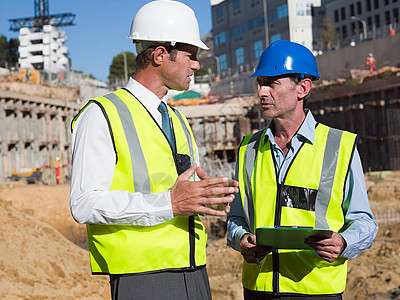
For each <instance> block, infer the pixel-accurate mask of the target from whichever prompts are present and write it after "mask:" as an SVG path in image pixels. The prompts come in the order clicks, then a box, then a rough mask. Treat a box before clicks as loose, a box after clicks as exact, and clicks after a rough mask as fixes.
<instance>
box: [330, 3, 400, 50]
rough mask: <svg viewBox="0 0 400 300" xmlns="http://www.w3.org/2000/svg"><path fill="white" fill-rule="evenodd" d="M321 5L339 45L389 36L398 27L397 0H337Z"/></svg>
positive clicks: (398, 4)
mask: <svg viewBox="0 0 400 300" xmlns="http://www.w3.org/2000/svg"><path fill="white" fill-rule="evenodd" d="M325 8H326V14H327V15H328V16H329V18H330V19H331V21H332V23H333V24H334V26H335V27H336V30H337V32H338V33H339V36H340V45H341V46H346V45H349V44H350V42H352V41H355V42H359V41H363V40H371V39H373V40H375V39H378V38H382V37H385V36H387V35H393V34H395V32H397V31H398V30H399V29H400V27H399V10H400V1H399V0H337V1H333V2H331V3H328V4H327V5H326V7H325Z"/></svg>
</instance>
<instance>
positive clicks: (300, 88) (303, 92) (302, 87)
mask: <svg viewBox="0 0 400 300" xmlns="http://www.w3.org/2000/svg"><path fill="white" fill-rule="evenodd" d="M311 87H312V81H311V79H309V78H304V79H302V80H301V81H300V82H299V83H298V84H297V98H298V99H299V100H301V99H303V98H304V97H305V96H307V95H308V93H309V92H310V91H311Z"/></svg>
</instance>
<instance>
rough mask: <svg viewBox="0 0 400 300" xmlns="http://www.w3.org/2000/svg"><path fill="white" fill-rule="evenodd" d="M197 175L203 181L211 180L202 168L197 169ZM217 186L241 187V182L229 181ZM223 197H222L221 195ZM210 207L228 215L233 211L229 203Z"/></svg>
mask: <svg viewBox="0 0 400 300" xmlns="http://www.w3.org/2000/svg"><path fill="white" fill-rule="evenodd" d="M196 173H197V176H199V178H200V179H201V180H205V179H208V178H210V177H209V176H208V175H207V174H206V172H204V170H203V168H202V167H197V169H196ZM216 186H221V187H222V186H231V187H239V182H237V181H236V180H228V181H227V182H224V183H223V184H221V185H216ZM220 196H222V195H220ZM224 196H228V195H224ZM208 207H210V208H212V209H216V210H224V211H225V212H226V213H229V211H230V210H231V207H230V206H229V203H222V204H214V205H208Z"/></svg>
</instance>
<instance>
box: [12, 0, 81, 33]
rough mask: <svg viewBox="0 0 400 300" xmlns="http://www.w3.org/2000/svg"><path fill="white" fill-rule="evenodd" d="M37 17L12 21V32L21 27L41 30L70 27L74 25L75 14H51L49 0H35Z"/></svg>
mask: <svg viewBox="0 0 400 300" xmlns="http://www.w3.org/2000/svg"><path fill="white" fill-rule="evenodd" d="M34 6H35V16H34V17H28V18H19V19H11V20H9V21H10V28H9V29H10V30H11V31H19V30H20V28H21V27H27V28H33V29H37V30H40V29H42V28H43V26H44V25H53V26H57V27H58V26H69V25H74V19H75V14H73V13H70V12H69V13H60V14H53V15H50V14H49V1H48V0H34Z"/></svg>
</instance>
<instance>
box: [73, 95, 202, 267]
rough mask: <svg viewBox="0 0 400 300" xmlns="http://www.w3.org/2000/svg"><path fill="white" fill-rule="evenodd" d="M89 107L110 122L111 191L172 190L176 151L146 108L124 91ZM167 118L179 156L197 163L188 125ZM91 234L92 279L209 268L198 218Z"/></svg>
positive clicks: (97, 229) (174, 116) (93, 229)
mask: <svg viewBox="0 0 400 300" xmlns="http://www.w3.org/2000/svg"><path fill="white" fill-rule="evenodd" d="M90 103H96V104H97V105H99V107H100V108H101V109H102V111H103V113H104V115H105V117H106V119H107V120H108V123H109V127H110V133H111V137H112V139H113V143H114V147H115V150H116V154H117V162H116V166H115V170H114V177H113V181H112V184H111V188H110V190H111V191H112V190H127V191H130V192H132V193H134V192H142V193H158V192H162V191H166V190H169V189H170V188H171V187H172V186H173V185H174V183H175V181H176V179H177V177H178V174H177V169H176V166H175V161H174V158H173V155H172V149H171V147H170V145H169V143H168V141H167V139H166V137H165V135H164V134H163V132H162V130H161V128H160V127H159V126H158V125H157V123H156V122H155V121H154V120H153V119H152V117H151V115H150V114H149V113H148V111H147V110H146V109H145V107H144V106H143V105H142V104H141V103H140V102H139V101H138V100H137V99H136V98H135V97H134V96H133V95H131V94H130V93H129V92H128V91H126V90H123V89H121V90H118V91H116V92H114V93H112V94H109V95H106V96H105V97H100V98H95V99H93V100H91V101H90V102H89V103H88V104H87V105H89V104H90ZM87 105H86V106H85V107H87ZM169 112H170V115H171V120H172V124H173V128H174V134H175V140H176V145H177V151H178V153H180V154H186V155H189V156H190V160H191V163H193V162H195V161H196V155H197V153H196V151H195V150H196V149H195V148H194V147H193V146H194V137H193V134H192V132H191V130H190V127H189V125H188V123H187V120H186V119H185V118H184V117H183V116H182V115H181V114H180V112H179V111H177V110H172V109H171V108H169ZM79 115H80V113H79V114H78V115H77V117H75V119H74V121H73V123H74V122H75V121H76V118H78V117H79ZM190 219H193V220H192V221H191V222H189V220H190ZM190 224H192V225H190ZM189 227H191V228H192V229H191V230H192V231H193V232H192V235H191V236H193V237H194V238H193V239H192V243H189V240H190V239H191V236H190V235H189V231H190V228H189ZM87 229H88V243H89V252H90V259H91V267H92V272H93V273H102V274H126V273H143V272H160V271H163V270H173V269H195V268H197V267H201V266H203V265H204V264H205V258H206V253H205V245H206V233H205V228H204V226H203V224H202V223H201V221H200V219H199V217H197V216H196V217H185V216H177V217H174V218H173V219H172V220H170V221H168V222H165V223H162V224H159V225H155V226H129V225H87Z"/></svg>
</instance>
